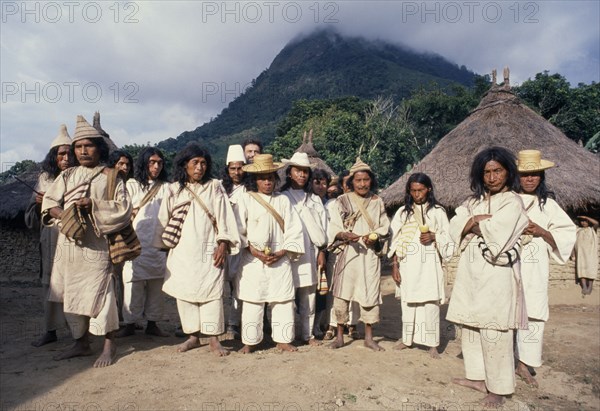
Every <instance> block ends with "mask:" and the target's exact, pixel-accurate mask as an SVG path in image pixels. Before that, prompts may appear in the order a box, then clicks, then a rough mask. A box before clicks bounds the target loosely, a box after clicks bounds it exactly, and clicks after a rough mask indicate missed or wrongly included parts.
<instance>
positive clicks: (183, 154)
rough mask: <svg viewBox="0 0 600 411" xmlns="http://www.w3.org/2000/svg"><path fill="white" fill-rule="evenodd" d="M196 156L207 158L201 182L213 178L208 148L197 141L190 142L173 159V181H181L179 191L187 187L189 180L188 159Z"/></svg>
mask: <svg viewBox="0 0 600 411" xmlns="http://www.w3.org/2000/svg"><path fill="white" fill-rule="evenodd" d="M196 157H202V158H204V160H206V172H205V173H204V175H203V176H202V179H201V180H200V182H201V183H202V184H204V183H206V182H207V181H208V180H210V179H211V178H212V158H211V156H210V154H209V153H208V150H206V149H204V148H202V147H200V146H199V145H198V144H196V143H190V144H188V145H187V146H185V147H184V148H183V149H182V150H181V151H180V152H179V153H177V155H176V156H175V160H174V161H173V162H174V163H175V165H174V167H173V169H174V171H173V182H179V191H181V190H183V189H184V188H185V183H187V181H188V175H187V171H186V170H185V167H186V165H187V163H188V161H190V160H191V159H192V158H196Z"/></svg>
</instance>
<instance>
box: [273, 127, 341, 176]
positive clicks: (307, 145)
mask: <svg viewBox="0 0 600 411" xmlns="http://www.w3.org/2000/svg"><path fill="white" fill-rule="evenodd" d="M295 152H296V153H306V154H307V155H308V161H310V164H314V165H315V166H316V167H315V168H320V169H321V170H325V171H327V172H328V173H329V175H330V176H331V178H333V177H335V176H336V174H335V173H334V172H333V170H332V169H331V167H329V166H328V165H327V163H325V162H324V161H323V160H322V159H321V157H319V153H318V152H317V150H316V149H315V146H314V145H313V131H312V129H311V130H310V131H309V133H308V136H307V134H306V131H305V132H304V135H303V136H302V144H301V145H300V147H298V148H297V149H296V151H295ZM285 169H286V167H284V168H282V169H281V170H279V171H278V172H277V174H278V175H279V178H280V179H281V181H282V184H283V182H284V181H285Z"/></svg>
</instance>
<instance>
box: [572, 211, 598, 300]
mask: <svg viewBox="0 0 600 411" xmlns="http://www.w3.org/2000/svg"><path fill="white" fill-rule="evenodd" d="M577 219H578V220H579V224H580V225H581V227H580V228H578V229H577V241H576V242H575V258H576V261H577V263H576V266H577V278H579V281H581V294H582V295H584V296H585V295H590V294H591V293H592V288H593V286H594V280H595V279H596V276H597V275H598V236H597V235H596V230H597V229H598V220H594V219H593V218H591V217H587V216H584V215H580V216H578V217H577Z"/></svg>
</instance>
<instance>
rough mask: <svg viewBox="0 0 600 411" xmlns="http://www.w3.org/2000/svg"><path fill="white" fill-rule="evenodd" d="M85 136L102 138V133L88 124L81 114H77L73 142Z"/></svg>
mask: <svg viewBox="0 0 600 411" xmlns="http://www.w3.org/2000/svg"><path fill="white" fill-rule="evenodd" d="M85 138H104V136H103V135H102V134H100V132H99V131H98V130H96V129H95V128H94V127H92V126H91V125H90V123H88V122H87V121H86V119H85V118H83V116H82V115H78V116H77V125H76V126H75V137H73V143H74V142H76V141H79V140H83V139H85Z"/></svg>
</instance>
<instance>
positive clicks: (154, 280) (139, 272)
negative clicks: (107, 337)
mask: <svg viewBox="0 0 600 411" xmlns="http://www.w3.org/2000/svg"><path fill="white" fill-rule="evenodd" d="M167 180H168V178H167V171H166V170H165V156H164V155H163V153H162V152H161V151H160V150H159V149H157V148H155V147H146V148H144V149H143V150H142V151H141V152H140V154H139V155H138V158H137V161H136V163H135V174H134V178H132V179H129V180H128V181H127V191H129V195H130V196H131V204H132V207H133V213H134V215H135V217H134V219H133V228H134V230H135V232H136V234H137V236H138V238H139V240H140V243H141V245H142V254H141V255H140V256H139V257H137V258H136V259H134V260H133V261H126V262H125V265H124V266H123V290H124V299H123V319H124V321H125V328H123V329H122V330H120V331H119V332H118V333H117V337H125V336H128V335H133V334H135V325H136V322H137V321H141V320H142V319H143V318H144V317H145V318H146V320H147V321H148V323H147V326H146V334H150V335H155V336H158V337H167V336H168V334H165V333H164V332H163V331H162V330H161V329H160V328H158V326H157V325H156V322H157V321H160V320H162V317H163V302H164V299H165V297H164V294H163V291H162V286H163V281H164V277H165V268H166V262H167V256H166V254H165V253H164V252H163V251H161V250H160V249H159V248H156V247H154V246H153V245H152V240H153V237H154V232H155V231H156V225H157V224H158V211H159V210H160V205H161V203H162V201H163V199H164V198H165V196H166V195H167V194H168V185H167V184H166V183H167V182H168V181H167Z"/></svg>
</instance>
